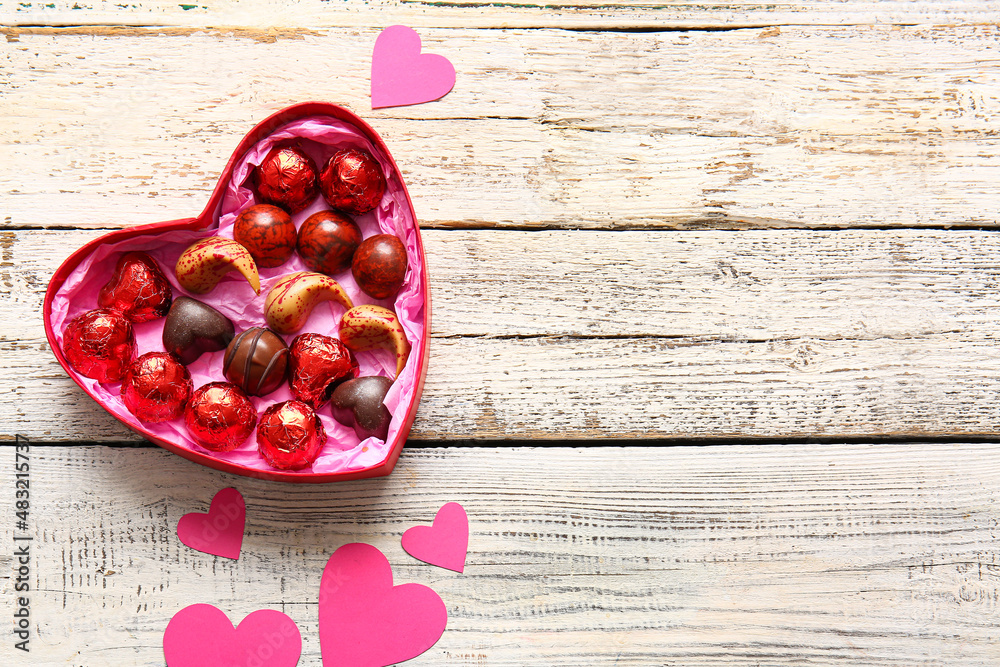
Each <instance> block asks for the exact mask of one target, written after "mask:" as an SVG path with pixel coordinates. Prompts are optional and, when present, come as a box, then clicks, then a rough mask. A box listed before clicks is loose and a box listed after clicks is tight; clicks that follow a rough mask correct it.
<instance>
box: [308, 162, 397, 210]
mask: <svg viewBox="0 0 1000 667" xmlns="http://www.w3.org/2000/svg"><path fill="white" fill-rule="evenodd" d="M319 186H320V189H321V190H322V191H323V198H324V199H326V201H327V203H328V204H330V206H332V207H333V208H335V209H337V210H338V211H346V212H347V213H350V214H352V215H361V214H362V213H367V212H368V211H370V210H372V209H373V208H375V207H376V206H378V205H379V202H381V201H382V195H384V194H385V187H386V183H385V174H383V173H382V166H381V165H380V164H379V163H378V160H376V159H375V158H374V156H372V154H371V153H369V152H368V151H366V150H363V149H360V148H345V149H343V150H340V151H337V153H335V154H334V156H333V157H331V158H330V160H329V161H328V162H327V163H326V166H325V167H323V171H321V172H320V175H319Z"/></svg>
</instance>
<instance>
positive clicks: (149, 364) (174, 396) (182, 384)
mask: <svg viewBox="0 0 1000 667" xmlns="http://www.w3.org/2000/svg"><path fill="white" fill-rule="evenodd" d="M193 388H194V385H193V384H192V383H191V374H190V373H188V369H187V367H185V366H184V364H182V363H181V362H179V361H177V359H175V358H174V357H173V355H170V354H168V353H166V352H147V353H146V354H144V355H142V356H141V357H139V358H138V359H136V360H135V361H134V362H133V363H132V365H130V366H129V367H128V369H126V371H125V376H124V377H123V378H122V402H123V403H124V404H125V407H126V408H128V411H129V412H131V413H132V414H133V415H135V416H136V418H137V419H139V420H141V421H144V422H154V423H155V422H163V421H168V420H170V419H177V418H178V417H180V416H181V415H182V414H184V406H186V405H187V402H188V399H189V398H191V390H192V389H193Z"/></svg>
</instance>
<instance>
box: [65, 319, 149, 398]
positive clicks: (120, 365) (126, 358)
mask: <svg viewBox="0 0 1000 667" xmlns="http://www.w3.org/2000/svg"><path fill="white" fill-rule="evenodd" d="M63 354H64V355H65V356H66V361H68V362H69V365H70V366H72V367H73V370H75V371H76V372H77V373H79V374H80V375H83V376H85V377H89V378H91V379H92V380H97V381H99V382H119V381H120V380H121V379H122V377H123V376H124V375H125V369H126V368H128V365H129V364H131V363H132V360H133V359H134V358H135V331H134V330H133V329H132V323H131V322H129V321H128V318H126V317H125V316H124V315H122V314H121V313H119V312H117V311H114V310H108V309H106V308H99V309H96V310H89V311H87V312H86V313H84V314H82V315H79V316H77V317H76V318H74V319H73V321H71V322H70V323H69V324H67V325H66V329H65V331H63Z"/></svg>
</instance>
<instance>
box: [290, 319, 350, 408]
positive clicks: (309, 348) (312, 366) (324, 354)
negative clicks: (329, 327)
mask: <svg viewBox="0 0 1000 667" xmlns="http://www.w3.org/2000/svg"><path fill="white" fill-rule="evenodd" d="M288 367H289V376H290V384H291V386H292V394H293V395H294V396H295V398H297V399H299V400H300V401H303V402H304V403H308V404H309V406H310V407H312V408H313V409H314V410H318V409H319V408H320V407H321V406H323V405H324V404H325V403H326V402H327V401H328V400H330V394H331V393H333V390H334V389H335V388H336V387H337V385H338V384H340V383H341V382H343V381H345V380H350V379H351V378H355V377H357V376H358V363H357V362H356V361H354V358H353V357H352V356H351V352H350V350H348V349H347V348H346V347H345V346H344V344H343V343H341V342H340V341H339V340H337V339H336V338H331V337H330V336H324V335H322V334H317V333H305V334H301V335H299V336H296V337H295V340H293V341H292V347H291V350H290V352H289V363H288Z"/></svg>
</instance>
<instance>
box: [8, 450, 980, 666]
mask: <svg viewBox="0 0 1000 667" xmlns="http://www.w3.org/2000/svg"><path fill="white" fill-rule="evenodd" d="M12 449H13V448H12V447H10V446H4V447H0V455H2V456H3V461H4V466H3V479H4V481H5V482H6V486H7V488H12V486H13V483H12V480H13V473H12V469H13V465H12V464H13V453H12ZM32 456H33V463H32V466H33V467H32V472H31V475H32V477H31V488H32V498H33V499H34V505H33V506H32V507H33V509H32V513H31V521H32V529H31V533H32V534H33V535H34V536H35V541H34V542H33V549H34V551H33V553H34V561H33V565H32V571H33V573H34V575H33V576H34V577H35V578H34V579H33V589H34V590H33V592H32V594H31V600H32V602H31V604H32V618H33V619H34V621H33V623H34V625H33V632H34V633H35V634H34V637H35V639H34V642H33V644H32V649H33V653H32V654H31V662H30V663H29V664H39V665H41V664H46V665H55V664H60V665H67V666H68V667H74V666H80V667H92V666H94V665H107V664H114V665H121V666H127V665H162V657H161V656H162V653H161V638H162V632H163V629H164V628H165V627H166V624H167V622H168V620H169V619H170V617H171V616H172V615H173V614H174V613H176V612H177V611H178V610H179V609H180V608H182V607H184V606H186V605H188V604H193V603H196V602H201V603H210V604H214V605H216V606H218V607H220V608H221V609H223V610H225V611H226V612H227V613H228V614H229V615H230V617H231V619H233V620H239V619H242V618H243V617H244V616H245V615H246V614H248V613H250V612H251V611H253V610H256V609H259V608H265V607H266V608H275V609H280V610H282V611H284V612H285V613H287V614H289V615H290V616H291V617H292V619H293V620H294V621H295V622H296V623H297V624H298V625H299V627H300V629H301V631H302V635H303V639H304V653H303V660H302V662H301V664H303V665H318V664H319V646H318V641H317V635H316V626H317V622H316V619H317V591H318V585H319V578H320V574H321V572H322V568H323V566H324V565H325V563H326V560H327V559H328V558H329V556H330V554H331V553H333V551H334V550H335V549H336V548H337V547H339V546H341V545H342V544H345V543H349V542H357V541H360V542H366V543H369V544H372V545H374V546H376V547H378V548H379V549H381V550H382V551H383V552H384V553H385V554H386V556H387V557H388V559H389V561H390V563H391V564H392V566H393V570H394V575H395V581H396V582H397V583H403V582H418V583H422V584H426V585H429V586H431V587H432V588H433V589H435V590H436V591H437V592H438V593H439V594H440V595H441V596H442V598H443V600H444V601H445V604H446V606H447V609H448V613H449V625H448V629H447V630H446V631H445V633H444V635H443V637H442V638H441V640H440V642H439V643H438V644H437V645H436V646H434V647H433V648H432V649H431V650H430V651H429V652H428V653H426V654H425V655H424V656H422V657H421V658H419V659H417V660H414V661H413V662H412V663H406V664H413V665H477V666H478V665H505V666H511V667H513V666H521V665H539V666H541V665H545V666H550V665H566V666H578V665H595V666H596V665H653V664H655V665H687V666H690V667H704V666H709V665H712V666H718V665H756V664H760V665H802V664H806V663H808V664H813V665H837V666H840V665H856V666H869V665H874V664H878V665H921V666H925V667H926V666H932V665H933V666H940V667H944V666H947V667H955V666H956V665H958V666H966V665H968V666H970V667H972V666H977V667H978V666H981V665H987V664H995V663H996V662H997V661H998V660H1000V643H998V640H1000V629H998V628H997V626H996V624H995V623H994V622H993V621H992V619H993V617H994V616H995V612H996V606H997V600H998V598H1000V592H998V586H1000V553H998V549H997V542H996V538H997V530H998V524H1000V504H998V500H1000V498H998V495H997V489H998V488H1000V449H998V448H997V446H996V445H901V446H874V447H872V446H861V445H854V446H833V445H831V446H815V445H813V446H804V445H803V446H800V445H795V446H792V445H788V446H780V445H774V446H766V447H706V448H662V449H651V448H610V447H607V448H601V447H599V448H587V449H568V448H551V449H549V448H546V449H531V448H518V449H492V448H468V449H463V448H450V449H415V450H411V449H407V450H405V451H404V453H403V456H402V458H401V460H400V465H399V467H398V468H397V470H396V472H395V473H393V474H392V475H391V476H389V477H387V478H381V479H376V480H366V481H363V482H349V483H343V484H339V485H332V486H324V487H311V486H310V487H309V488H303V487H302V486H296V485H285V484H277V483H267V482H259V481H254V480H248V479H243V478H238V477H232V476H228V475H224V474H221V473H217V472H214V471H210V470H207V469H205V468H202V467H200V466H196V465H194V464H191V463H188V462H185V461H183V460H181V459H179V458H178V457H175V456H173V455H170V454H167V453H165V452H162V451H159V450H157V449H154V448H140V449H137V448H109V447H100V446H90V447H44V448H43V447H35V448H34V449H33V453H32ZM230 485H235V486H236V487H237V488H239V489H240V490H241V492H242V493H243V495H244V496H245V498H246V501H247V529H246V537H245V539H244V543H243V553H242V556H241V558H240V560H239V561H237V562H232V561H227V560H225V559H219V558H215V557H212V556H207V555H205V554H201V553H198V552H195V551H192V550H190V549H188V548H187V547H185V546H183V545H182V544H181V543H180V542H179V541H178V540H177V538H176V534H175V527H176V523H177V521H178V519H179V518H180V517H181V515H183V514H185V513H187V512H196V511H197V512H200V511H205V509H206V508H207V505H208V502H209V500H210V499H211V497H212V495H213V494H214V493H215V492H216V491H218V490H219V489H221V488H223V487H225V486H230ZM11 496H12V494H10V493H4V494H0V512H2V513H3V515H4V516H8V515H11V514H12V512H13V509H12V506H11V503H12V498H11ZM449 501H458V502H460V503H462V504H463V505H464V507H465V508H466V510H467V512H468V515H469V518H470V527H471V537H470V546H469V556H468V561H467V566H466V570H465V573H464V574H458V573H455V572H450V571H447V570H442V569H440V568H435V567H432V566H429V565H425V564H422V563H419V562H418V561H416V560H414V559H412V558H410V557H409V556H407V555H406V554H405V553H404V552H403V551H402V549H401V548H400V544H399V540H400V537H401V535H402V533H403V531H405V530H406V529H407V528H409V527H410V526H413V525H417V524H426V523H429V522H430V520H431V519H432V518H433V516H434V513H435V511H436V510H437V509H438V508H439V507H440V506H441V505H442V504H444V503H445V502H449ZM70 517H72V518H71V519H70ZM3 531H4V532H0V536H2V537H5V539H4V542H5V543H7V544H10V534H11V533H10V531H9V530H8V526H7V524H6V522H5V524H4V528H3ZM10 560H11V557H10V550H9V549H5V550H3V551H0V567H2V569H3V571H4V572H9V571H10V570H11V569H12V566H11V562H10ZM7 576H8V575H6V574H4V578H5V583H4V586H5V588H8V590H9V586H10V582H9V579H6V577H7ZM15 657H16V656H14V654H13V649H12V647H11V643H10V642H9V641H6V642H2V643H0V660H3V661H4V664H23V662H21V661H14V658H15Z"/></svg>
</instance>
